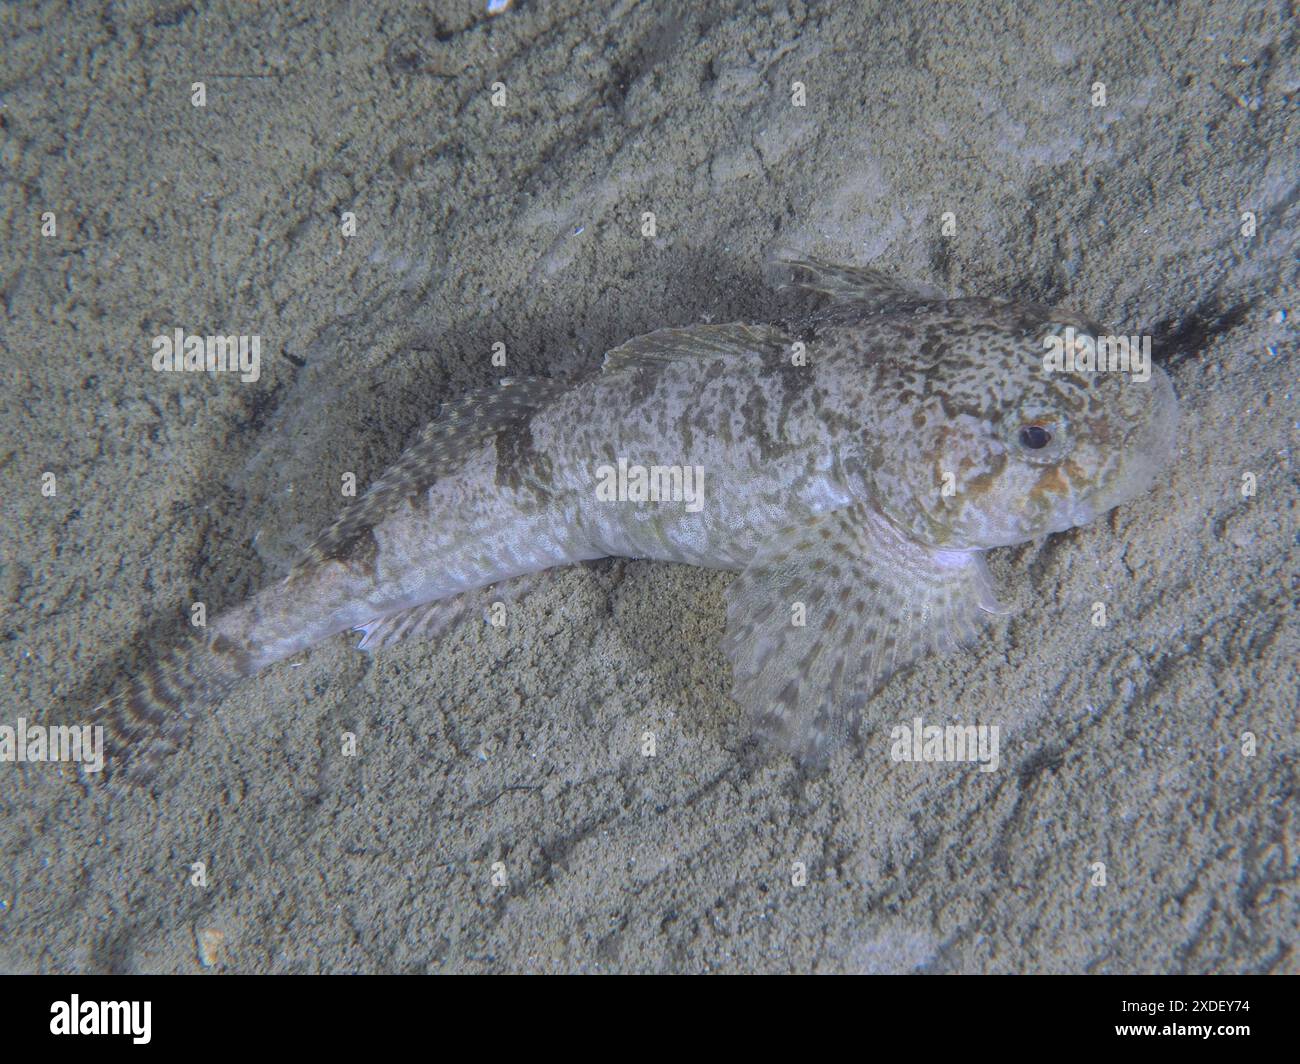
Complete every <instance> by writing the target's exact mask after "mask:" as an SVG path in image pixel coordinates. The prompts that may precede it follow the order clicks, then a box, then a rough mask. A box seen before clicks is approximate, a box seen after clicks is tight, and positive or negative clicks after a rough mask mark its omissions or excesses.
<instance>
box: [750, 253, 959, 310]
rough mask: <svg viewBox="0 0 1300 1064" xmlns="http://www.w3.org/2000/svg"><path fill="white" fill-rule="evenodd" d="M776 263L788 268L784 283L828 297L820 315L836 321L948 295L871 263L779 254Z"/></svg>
mask: <svg viewBox="0 0 1300 1064" xmlns="http://www.w3.org/2000/svg"><path fill="white" fill-rule="evenodd" d="M775 265H776V266H777V267H778V268H779V269H782V270H783V271H788V279H787V280H786V281H785V284H784V285H783V287H785V288H801V289H803V290H804V291H806V292H815V293H817V294H818V295H820V296H823V297H825V298H826V300H827V301H828V302H829V304H830V306H829V308H828V310H827V312H826V313H825V314H822V315H819V317H821V318H827V317H829V318H832V319H833V320H835V321H848V320H853V319H855V318H860V317H866V316H868V315H870V314H877V313H880V312H881V311H885V310H896V309H898V308H899V307H905V306H915V305H917V304H919V303H933V302H935V301H937V300H943V299H944V298H946V297H945V295H944V293H943V292H942V291H941V290H940V289H938V288H935V287H934V286H933V285H928V284H922V283H921V282H919V281H904V280H900V279H898V278H896V277H890V276H889V275H888V274H886V273H882V272H881V271H880V270H874V269H871V268H870V267H868V266H839V265H836V264H835V263H833V262H824V261H822V260H821V259H812V258H798V259H791V258H778V259H776V260H775Z"/></svg>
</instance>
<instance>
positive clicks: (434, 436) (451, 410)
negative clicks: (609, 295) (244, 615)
mask: <svg viewBox="0 0 1300 1064" xmlns="http://www.w3.org/2000/svg"><path fill="white" fill-rule="evenodd" d="M568 387H569V386H568V385H567V384H566V383H565V382H564V381H558V380H551V379H549V378H546V377H505V378H502V380H501V382H500V383H499V385H498V386H497V387H494V388H485V389H483V390H481V391H475V392H470V393H469V394H468V395H464V396H462V397H461V398H459V399H455V400H452V401H451V402H449V403H445V404H443V407H442V409H441V411H440V412H439V415H438V417H437V418H436V419H435V420H433V421H431V422H430V423H429V424H428V425H426V426H425V427H424V429H423V430H422V431H421V432H420V435H419V437H418V438H417V439H416V441H415V443H413V444H412V445H411V446H410V447H408V448H407V449H406V450H405V451H403V452H402V455H401V457H399V458H398V459H397V461H396V462H394V463H393V464H392V465H391V466H389V467H388V468H387V469H386V470H384V472H383V474H382V475H381V476H380V477H379V479H378V480H376V481H374V482H373V483H372V484H371V485H370V486H369V487H368V488H367V489H366V491H365V492H364V493H363V494H362V495H361V496H360V498H358V499H357V500H356V501H355V502H354V503H353V504H352V505H351V506H349V507H348V508H347V509H346V510H344V511H343V513H342V514H341V515H340V516H339V518H338V520H337V521H335V522H334V524H333V525H331V526H330V527H329V528H328V529H326V531H325V532H324V533H323V534H322V535H321V536H320V538H319V539H317V540H316V542H315V543H313V544H312V545H311V546H310V547H308V548H307V551H306V553H305V554H304V555H303V557H302V558H301V559H299V561H298V563H297V564H296V565H295V566H294V568H293V572H292V573H291V574H290V578H292V577H293V576H296V575H298V574H300V573H302V572H304V571H307V570H310V569H311V568H313V567H314V566H315V565H317V564H319V563H320V562H321V561H324V560H328V559H332V558H339V557H342V556H344V555H346V553H347V552H348V550H349V549H351V547H352V545H353V544H354V543H355V542H357V541H358V539H360V538H363V537H364V536H365V535H366V534H367V533H368V532H369V531H370V529H372V528H374V527H375V525H377V524H379V522H381V521H382V520H383V519H384V518H385V517H387V516H388V515H389V514H391V513H392V512H393V511H394V510H395V509H397V507H399V506H400V505H402V503H403V502H405V500H406V499H408V498H410V497H411V496H412V495H415V494H417V493H419V492H422V491H427V490H428V489H429V488H430V487H432V486H433V484H435V483H436V482H437V481H439V480H441V479H442V478H443V477H446V476H448V475H449V474H451V473H453V472H455V471H456V470H457V469H459V468H460V467H461V466H462V465H463V463H464V462H465V460H466V459H467V458H468V457H469V456H470V455H472V454H473V453H474V452H475V451H477V450H478V448H480V447H481V446H482V445H483V444H484V443H485V442H487V440H488V439H489V438H491V437H493V436H495V435H497V434H498V433H501V432H505V431H506V430H507V429H511V428H513V427H515V426H516V425H519V424H520V423H522V422H524V421H526V420H527V419H528V418H529V417H531V416H532V414H533V413H534V412H535V411H536V410H538V409H540V408H541V407H543V406H545V405H546V404H547V403H549V402H550V401H551V400H553V399H554V398H555V397H556V396H558V395H561V394H563V393H564V392H565V391H566V390H567V389H568Z"/></svg>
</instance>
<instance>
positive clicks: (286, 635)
mask: <svg viewBox="0 0 1300 1064" xmlns="http://www.w3.org/2000/svg"><path fill="white" fill-rule="evenodd" d="M785 265H786V267H787V268H788V269H789V271H790V283H791V284H792V285H794V286H795V287H798V288H802V289H804V290H806V291H809V292H812V293H815V294H817V295H818V296H819V297H820V299H821V306H820V308H819V309H818V310H817V311H816V312H814V313H813V314H812V315H811V316H810V317H809V318H808V320H806V321H801V322H800V323H799V324H798V327H797V328H796V327H778V326H766V325H743V324H729V325H697V326H691V327H686V328H672V329H663V330H659V331H657V332H654V333H650V334H648V335H646V336H641V337H638V338H636V339H634V340H631V341H629V342H628V343H626V344H624V345H622V346H621V347H618V348H616V349H615V350H613V351H611V352H610V353H609V354H608V355H607V356H606V358H605V363H604V366H603V367H602V370H601V371H600V372H599V373H597V374H594V375H592V376H590V377H589V378H587V379H585V380H581V381H578V382H576V383H572V384H568V383H564V382H559V381H553V380H543V379H535V380H530V379H508V380H505V381H503V382H502V383H501V386H500V387H499V388H496V389H492V390H489V391H487V392H483V393H477V394H474V395H471V396H467V397H466V398H464V399H462V400H459V401H458V402H456V403H453V404H450V405H449V406H448V407H446V408H444V410H443V412H442V416H441V417H440V418H439V419H437V420H435V421H434V422H433V423H432V424H430V426H429V427H428V428H426V429H425V430H424V432H423V433H422V434H421V437H420V439H419V440H418V441H417V442H416V444H415V445H413V446H412V447H411V448H410V449H409V450H408V451H407V452H406V453H405V454H404V455H403V456H402V457H401V458H400V459H399V460H398V462H397V463H396V464H395V465H394V466H393V467H392V468H391V469H390V470H388V471H387V472H386V473H385V474H384V475H383V476H382V477H381V478H380V479H379V480H378V481H377V482H376V483H375V484H374V485H373V486H372V487H371V488H370V489H369V490H368V491H367V492H366V493H365V495H363V496H362V497H361V498H360V499H359V500H358V501H357V502H356V503H355V504H354V505H353V506H352V507H351V508H350V509H349V510H348V511H346V512H345V513H344V514H343V516H342V517H341V518H340V519H339V521H338V522H336V523H335V525H334V526H332V527H331V528H330V529H329V530H328V531H327V532H326V533H325V534H324V535H323V536H321V537H320V539H319V540H318V541H317V542H316V543H315V544H314V545H313V547H312V548H311V549H310V550H309V551H308V552H307V554H306V556H305V557H304V558H303V559H302V561H301V562H299V564H298V565H297V566H296V567H295V568H294V570H293V572H292V573H291V574H290V575H289V577H288V578H287V579H286V580H285V581H284V582H283V583H281V584H280V585H278V586H276V587H274V588H271V589H268V590H267V591H264V592H262V593H261V594H258V595H256V596H254V597H253V598H252V599H250V600H249V601H248V602H247V603H245V604H244V605H242V606H240V607H238V608H236V609H234V610H232V611H230V612H228V613H226V614H223V615H221V616H220V617H218V618H216V619H215V620H214V621H213V622H212V623H211V625H210V627H209V628H208V629H207V630H206V631H205V632H204V633H203V635H202V636H201V637H199V638H197V639H195V640H194V641H193V642H192V643H190V644H189V645H187V646H185V647H182V648H179V649H178V650H176V651H173V652H172V653H171V654H169V655H168V656H166V657H165V658H163V659H162V660H161V661H160V662H159V663H158V665H157V666H155V667H154V668H153V669H151V670H149V671H148V672H147V673H146V674H144V675H143V676H141V677H139V678H138V679H137V680H135V681H134V682H133V684H132V686H131V688H130V690H129V691H127V692H126V693H125V694H124V695H123V696H121V697H120V698H118V699H116V700H114V701H113V702H110V703H108V704H107V705H106V706H104V707H101V710H102V713H101V716H102V717H103V719H105V720H106V721H107V722H108V723H109V724H110V726H111V731H112V735H113V737H114V741H113V743H112V744H111V747H112V753H113V755H114V760H115V761H116V763H117V765H118V767H119V768H124V769H125V774H126V776H127V778H130V779H134V780H137V781H139V780H147V779H148V778H150V777H151V776H152V775H153V773H154V772H155V771H156V769H157V768H158V766H159V765H160V764H161V763H162V761H163V760H164V758H165V757H166V755H167V754H169V753H170V752H171V751H173V750H174V749H175V748H176V747H177V746H178V745H179V743H180V742H181V740H182V738H183V736H184V733H185V730H186V726H187V724H188V722H189V721H190V720H191V718H192V716H193V715H194V714H195V713H196V712H197V711H198V710H199V709H201V708H203V707H205V706H207V705H209V704H211V703H212V702H213V701H215V700H216V699H218V698H220V697H221V696H222V695H223V694H225V692H226V691H227V690H229V688H230V687H231V686H233V685H234V684H235V683H237V682H238V681H239V680H241V679H243V678H245V677H247V676H251V675H253V674H254V673H256V672H258V671H259V670H260V669H263V668H265V667H266V666H268V665H270V664H272V663H273V662H276V661H280V660H283V659H284V658H286V657H288V656H290V655H292V654H294V653H297V652H299V651H301V650H303V649H305V648H307V647H309V646H311V645H313V644H315V643H317V642H319V641H320V640H322V639H324V638H327V637H328V636H330V635H333V634H335V633H338V632H342V631H346V630H348V629H354V628H355V629H359V630H361V631H363V632H364V633H365V635H364V638H363V639H362V643H361V645H362V647H363V648H365V649H374V648H376V647H379V646H384V645H387V644H388V643H391V642H394V641H396V640H397V639H399V638H403V637H405V636H408V635H411V634H423V635H431V634H436V633H437V632H439V631H441V630H444V629H445V628H446V627H447V626H448V625H449V624H451V623H454V622H455V621H456V620H458V619H459V618H460V617H461V616H464V615H465V614H466V613H468V612H470V611H472V610H473V609H475V608H477V607H478V606H481V605H482V604H484V603H485V602H487V601H490V600H491V599H492V598H501V597H508V596H509V595H510V594H511V593H517V592H519V591H520V590H521V589H522V588H523V586H524V585H525V584H526V583H527V581H528V580H529V579H530V578H535V574H537V573H539V572H543V571H545V570H547V569H550V568H553V567H555V566H559V565H566V564H570V563H574V562H578V561H583V560H587V559H593V558H601V557H607V556H622V557H635V558H651V559H658V560H662V561H673V562H682V563H686V564H690V565H698V566H706V567H711V568H720V569H729V570H737V571H740V572H741V574H742V575H741V576H740V577H739V578H738V579H737V580H736V581H734V583H733V584H732V586H731V588H730V589H729V590H728V595H727V611H728V624H727V634H726V638H725V643H724V649H725V651H726V653H727V656H728V658H729V660H730V661H731V663H732V668H733V673H734V681H735V686H734V689H733V692H734V694H735V696H736V698H737V700H738V701H739V702H741V703H742V704H743V705H745V706H746V707H747V708H748V709H749V710H750V712H751V714H752V715H753V717H754V719H755V721H756V725H757V727H758V730H759V731H760V732H761V733H762V734H764V735H765V736H766V737H768V738H770V739H771V740H773V741H775V742H776V743H777V744H779V745H780V746H782V747H784V748H785V749H788V750H790V751H791V752H793V753H795V754H796V755H798V756H799V757H801V758H803V759H804V760H806V761H808V762H811V763H814V764H816V763H819V762H821V761H823V760H824V759H825V757H826V756H827V755H828V754H829V752H830V751H831V750H832V749H833V748H834V745H835V742H836V740H837V739H838V738H839V737H841V736H842V734H843V733H844V731H845V730H846V729H847V728H848V726H849V724H850V722H851V720H852V718H853V716H854V715H855V714H857V713H859V712H860V711H861V710H862V708H863V707H864V706H865V705H866V703H867V701H868V699H869V698H870V695H871V694H872V693H873V692H874V691H875V690H876V689H877V688H878V687H879V686H880V685H881V684H882V683H883V682H884V680H885V679H887V678H888V676H889V675H890V674H891V673H893V672H894V671H895V670H897V669H898V668H901V667H902V666H903V665H905V664H907V663H908V662H910V661H912V660H914V659H915V658H916V657H917V656H918V655H919V654H921V653H924V652H926V651H927V650H932V651H937V652H943V651H947V650H950V649H952V648H953V647H956V646H958V645H961V644H962V643H966V642H969V641H970V640H972V639H974V638H976V636H977V634H978V631H979V626H980V623H981V621H982V619H983V618H984V617H986V616H987V615H989V614H991V613H995V612H1000V607H999V606H998V603H997V598H996V595H995V593H994V590H993V587H992V583H991V580H990V579H989V575H988V571H987V568H986V567H985V564H984V560H983V553H982V552H983V551H984V550H985V549H987V548H991V547H998V546H1005V545H1010V544H1014V543H1020V542H1024V541H1026V540H1029V539H1032V538H1035V537H1038V536H1042V535H1044V534H1046V533H1050V532H1057V531H1062V530H1064V529H1067V528H1071V527H1074V526H1076V525H1080V524H1084V523H1086V522H1088V521H1091V520H1093V519H1094V518H1095V517H1097V516H1098V515H1099V514H1101V513H1104V512H1105V511H1107V510H1109V509H1110V508H1112V507H1114V506H1116V505H1118V504H1120V503H1122V502H1124V501H1126V500H1128V499H1130V498H1133V497H1134V496H1136V495H1138V494H1140V493H1142V492H1144V491H1146V490H1147V489H1148V488H1150V487H1151V485H1152V484H1153V482H1154V480H1155V478H1156V477H1157V476H1158V474H1159V472H1160V471H1161V469H1162V468H1163V467H1164V466H1165V465H1166V464H1167V463H1168V461H1169V460H1170V458H1171V456H1172V449H1173V443H1174V434H1175V430H1176V423H1177V404H1176V401H1175V399H1174V395H1173V390H1172V387H1171V386H1170V383H1169V381H1168V378H1167V377H1166V376H1165V375H1164V373H1163V372H1162V371H1161V370H1160V369H1159V368H1158V367H1152V370H1151V377H1150V379H1149V380H1148V381H1145V382H1140V381H1137V380H1134V379H1133V378H1132V377H1130V376H1129V375H1128V374H1122V373H1090V374H1085V373H1063V372H1058V373H1049V372H1046V371H1045V370H1044V368H1043V352H1044V342H1043V340H1044V337H1045V336H1047V335H1050V334H1059V333H1060V331H1061V330H1063V329H1064V328H1065V327H1067V326H1072V327H1073V328H1074V329H1075V330H1076V331H1078V332H1087V333H1090V334H1092V335H1094V336H1095V335H1097V334H1099V333H1100V332H1101V331H1102V330H1101V329H1100V327H1099V326H1098V325H1097V324H1096V323H1094V322H1091V321H1089V320H1087V319H1085V318H1082V317H1080V316H1077V315H1072V314H1069V313H1065V312H1061V311H1056V310H1051V309H1049V308H1046V307H1042V306H1037V305H1033V304H1026V303H1013V302H1010V301H1006V300H997V299H951V300H950V299H945V298H943V296H942V295H941V294H939V293H938V292H937V291H936V290H935V289H933V288H929V287H926V286H922V285H913V284H907V283H904V282H900V281H896V280H894V279H891V278H889V277H887V276H885V275H883V274H881V273H879V272H878V271H875V270H870V269H860V268H854V267H846V266H835V265H832V264H829V263H822V262H818V261H816V260H811V259H808V260H797V261H792V262H788V263H786V264H785ZM1031 425H1032V426H1038V427H1040V428H1042V429H1044V430H1045V432H1046V434H1047V435H1048V436H1049V437H1050V441H1049V442H1048V443H1047V444H1046V445H1045V446H1042V447H1037V448H1033V449H1031V448H1029V447H1028V446H1026V445H1025V443H1024V442H1022V438H1021V431H1022V429H1024V428H1025V427H1026V426H1031ZM620 459H625V460H626V461H627V462H629V463H635V464H638V465H640V466H643V467H650V466H656V465H658V466H675V467H699V468H700V469H702V470H703V494H702V502H703V505H702V506H696V507H693V506H691V505H689V504H688V502H687V500H682V501H678V502H671V501H660V502H627V501H617V502H615V501H608V500H604V499H602V498H600V497H599V496H598V493H597V490H596V486H597V483H598V481H599V479H600V476H601V474H600V472H599V470H600V469H601V467H609V466H617V464H618V462H619V460H620ZM484 589H487V590H486V591H485V590H484ZM797 612H802V613H803V615H804V622H805V623H803V624H798V623H792V618H793V617H794V616H795V614H796V613H797Z"/></svg>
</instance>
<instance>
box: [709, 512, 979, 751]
mask: <svg viewBox="0 0 1300 1064" xmlns="http://www.w3.org/2000/svg"><path fill="white" fill-rule="evenodd" d="M726 599H727V632H726V636H725V638H724V640H723V650H724V652H725V653H726V655H727V657H728V659H729V660H730V661H731V665H732V670H733V677H734V682H733V687H732V695H733V697H734V698H735V699H736V701H737V702H739V703H741V705H743V706H745V707H746V708H747V709H748V710H749V712H750V714H751V715H752V717H753V718H754V720H755V724H756V730H757V731H758V732H759V733H760V735H762V736H763V737H764V738H767V739H769V740H771V741H773V742H775V743H776V744H777V745H779V746H781V747H782V748H784V749H785V750H787V751H789V752H791V753H793V754H795V755H796V756H797V757H799V758H800V760H802V761H805V762H809V763H812V764H813V765H820V764H824V763H825V761H826V759H827V758H828V757H829V755H830V753H831V751H832V750H833V749H834V747H835V745H836V744H837V743H838V741H839V740H841V739H842V738H843V736H844V735H845V733H846V732H847V731H848V729H849V726H850V724H851V722H852V721H853V719H854V717H855V716H856V715H857V714H858V713H859V712H860V711H861V709H862V708H863V706H864V705H865V704H866V701H867V699H868V698H869V697H870V696H871V694H872V693H873V692H875V691H876V690H877V689H878V688H879V687H880V686H881V685H882V684H884V682H885V680H887V679H888V678H889V676H890V675H891V674H892V673H893V672H894V671H896V670H897V669H900V668H902V667H903V666H904V665H907V664H908V663H910V662H912V661H914V660H915V659H916V658H917V657H919V656H920V655H921V654H923V653H925V652H926V651H927V650H934V651H938V652H945V651H948V650H952V649H955V648H956V647H958V646H961V645H963V644H965V643H968V642H970V641H971V640H973V639H974V638H975V636H976V635H977V634H978V632H979V630H980V625H981V619H982V618H984V617H985V615H986V614H989V613H999V612H1002V608H1001V606H1000V605H999V604H998V601H997V596H996V594H995V593H994V589H993V582H992V578H991V576H990V575H989V571H988V567H987V566H986V565H985V563H984V557H983V555H982V554H981V553H979V552H974V551H971V552H967V551H947V550H938V549H935V548H932V547H926V546H924V545H922V544H920V543H916V542H914V541H912V540H911V539H909V538H908V537H906V536H905V535H904V534H903V533H901V532H900V531H898V530H897V529H896V528H895V527H894V526H893V525H892V524H890V522H889V521H887V520H886V519H885V518H884V517H883V516H882V515H881V514H880V513H879V512H878V511H877V510H876V509H875V508H874V507H872V506H870V505H866V504H861V505H857V506H851V507H847V508H846V509H842V510H835V511H833V512H831V513H827V514H823V515H821V516H819V517H817V518H814V519H811V520H809V521H807V522H805V523H803V524H799V525H794V526H791V527H789V528H787V529H785V530H784V531H783V532H782V533H779V534H778V535H776V536H774V537H773V538H772V539H771V540H770V541H768V542H767V543H766V544H765V545H764V546H762V547H760V548H759V550H758V553H757V554H756V555H755V557H754V559H753V561H752V562H751V563H750V564H749V566H748V567H747V568H746V569H744V570H743V571H742V572H741V574H740V576H739V577H737V578H736V580H735V581H734V582H733V583H732V584H731V586H730V587H729V588H728V589H727V596H726Z"/></svg>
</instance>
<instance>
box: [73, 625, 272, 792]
mask: <svg viewBox="0 0 1300 1064" xmlns="http://www.w3.org/2000/svg"><path fill="white" fill-rule="evenodd" d="M253 671H255V670H254V669H253V668H252V665H251V661H250V657H249V655H248V653H247V652H246V651H244V650H242V649H241V648H240V647H238V646H237V645H236V644H235V643H233V642H231V641H230V640H229V639H228V638H226V637H224V636H221V635H214V634H205V635H202V636H195V637H193V638H191V639H190V640H189V641H188V642H186V643H183V644H181V645H180V646H178V647H175V648H174V649H172V650H171V651H169V652H168V653H167V654H165V655H164V656H163V657H161V658H159V659H158V660H157V661H156V662H155V663H154V664H153V665H152V666H151V667H150V668H148V669H146V670H145V671H144V672H143V673H141V674H140V675H139V676H137V677H135V678H134V679H132V680H131V682H130V684H129V686H128V687H127V688H126V690H125V691H123V692H122V693H121V694H119V695H117V696H116V697H114V698H111V699H109V700H108V701H107V702H105V703H103V704H102V705H100V706H98V707H96V709H95V710H94V712H93V714H92V720H93V723H95V724H101V725H103V727H104V732H105V736H104V737H105V748H106V755H107V762H108V768H109V774H110V775H112V776H113V777H115V778H117V779H124V780H126V781H127V782H129V783H136V784H144V783H148V782H149V781H150V780H151V779H152V778H153V777H154V775H155V774H156V773H157V772H158V769H159V768H160V767H161V766H162V764H163V763H164V762H165V761H166V759H167V757H168V756H169V755H171V754H173V753H175V751H176V750H177V748H178V747H179V746H180V744H181V743H182V742H183V741H184V739H185V736H186V735H187V734H188V732H189V729H190V725H191V724H192V723H193V720H194V718H195V717H196V716H197V715H198V713H199V712H200V711H201V710H203V709H205V708H207V707H209V706H212V705H214V704H215V703H216V702H218V701H220V700H221V699H222V698H223V697H224V696H225V695H226V693H227V692H228V691H230V689H231V688H232V687H234V686H235V685H236V684H237V683H239V682H240V681H241V680H243V679H244V678H245V677H247V676H250V675H251V674H252V673H253Z"/></svg>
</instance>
